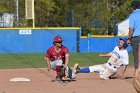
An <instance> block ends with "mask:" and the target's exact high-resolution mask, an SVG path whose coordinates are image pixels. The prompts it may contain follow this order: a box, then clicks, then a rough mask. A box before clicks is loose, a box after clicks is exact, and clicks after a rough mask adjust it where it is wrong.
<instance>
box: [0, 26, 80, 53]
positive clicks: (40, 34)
mask: <svg viewBox="0 0 140 93" xmlns="http://www.w3.org/2000/svg"><path fill="white" fill-rule="evenodd" d="M56 35H61V36H62V38H63V40H64V41H63V45H65V46H67V47H68V48H69V51H70V52H77V37H78V36H77V30H74V29H73V30H71V29H70V30H65V29H64V30H63V29H62V30H45V29H44V30H32V34H19V30H1V31H0V53H42V52H43V53H44V52H46V51H47V49H48V48H49V47H51V46H52V45H53V38H54V37H55V36H56Z"/></svg>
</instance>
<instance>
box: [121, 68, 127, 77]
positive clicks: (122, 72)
mask: <svg viewBox="0 0 140 93" xmlns="http://www.w3.org/2000/svg"><path fill="white" fill-rule="evenodd" d="M126 69H127V65H126V66H122V71H121V79H125V76H124V74H125V72H126Z"/></svg>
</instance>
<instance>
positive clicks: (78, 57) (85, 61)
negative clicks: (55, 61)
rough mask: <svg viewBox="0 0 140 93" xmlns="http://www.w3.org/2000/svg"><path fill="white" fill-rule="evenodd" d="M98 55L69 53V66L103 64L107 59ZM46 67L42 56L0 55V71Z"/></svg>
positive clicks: (43, 55)
mask: <svg viewBox="0 0 140 93" xmlns="http://www.w3.org/2000/svg"><path fill="white" fill-rule="evenodd" d="M98 55H99V53H71V54H70V63H69V66H73V64H74V63H76V62H78V63H79V65H80V66H90V65H95V64H101V63H105V62H107V60H108V57H99V56H98ZM129 57H130V58H129V59H130V65H133V56H132V53H129ZM44 67H47V65H46V61H45V53H44V54H43V53H42V54H14V53H9V54H0V69H12V68H44Z"/></svg>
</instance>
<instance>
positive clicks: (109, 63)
mask: <svg viewBox="0 0 140 93" xmlns="http://www.w3.org/2000/svg"><path fill="white" fill-rule="evenodd" d="M108 64H109V65H110V66H112V67H113V68H117V67H116V66H113V65H112V64H111V63H108Z"/></svg>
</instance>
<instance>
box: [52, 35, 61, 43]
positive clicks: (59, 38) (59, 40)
mask: <svg viewBox="0 0 140 93" xmlns="http://www.w3.org/2000/svg"><path fill="white" fill-rule="evenodd" d="M53 42H62V37H61V36H55V37H54V39H53Z"/></svg>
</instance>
